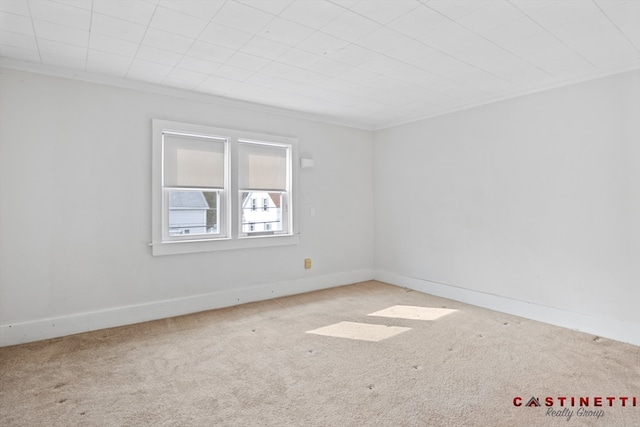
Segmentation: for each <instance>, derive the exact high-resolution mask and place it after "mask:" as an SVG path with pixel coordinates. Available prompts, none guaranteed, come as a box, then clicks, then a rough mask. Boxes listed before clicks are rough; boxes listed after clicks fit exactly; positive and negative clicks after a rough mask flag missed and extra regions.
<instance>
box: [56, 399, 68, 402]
mask: <svg viewBox="0 0 640 427" xmlns="http://www.w3.org/2000/svg"><path fill="white" fill-rule="evenodd" d="M66 401H67V399H60V400H58V403H64V402H66Z"/></svg>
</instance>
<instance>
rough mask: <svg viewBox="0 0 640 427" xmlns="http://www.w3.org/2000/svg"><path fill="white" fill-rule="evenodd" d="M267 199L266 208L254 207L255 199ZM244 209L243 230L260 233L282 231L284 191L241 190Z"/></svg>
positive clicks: (244, 231) (242, 207)
mask: <svg viewBox="0 0 640 427" xmlns="http://www.w3.org/2000/svg"><path fill="white" fill-rule="evenodd" d="M256 199H262V200H264V201H266V209H264V206H263V208H262V209H254V206H253V201H254V200H256ZM240 201H241V204H240V206H241V209H242V224H241V231H242V232H243V233H260V232H264V231H267V232H273V231H282V230H283V228H282V193H276V192H262V191H242V192H240Z"/></svg>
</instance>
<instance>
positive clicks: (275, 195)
mask: <svg viewBox="0 0 640 427" xmlns="http://www.w3.org/2000/svg"><path fill="white" fill-rule="evenodd" d="M269 197H270V198H271V200H272V201H273V204H274V205H276V208H279V207H280V193H269Z"/></svg>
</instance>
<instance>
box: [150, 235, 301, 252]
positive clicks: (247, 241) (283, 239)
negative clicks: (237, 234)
mask: <svg viewBox="0 0 640 427" xmlns="http://www.w3.org/2000/svg"><path fill="white" fill-rule="evenodd" d="M299 242H300V235H299V234H294V235H284V236H251V237H243V238H240V239H220V240H196V241H194V240H190V241H174V242H163V243H152V244H151V252H152V254H153V256H161V255H179V254H191V253H198V252H215V251H229V250H234V249H250V248H266V247H272V246H287V245H297V244H298V243H299Z"/></svg>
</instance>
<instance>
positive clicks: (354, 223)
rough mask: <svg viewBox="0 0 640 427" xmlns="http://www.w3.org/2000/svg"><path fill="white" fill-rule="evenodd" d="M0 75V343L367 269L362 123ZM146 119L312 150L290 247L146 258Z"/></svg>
mask: <svg viewBox="0 0 640 427" xmlns="http://www.w3.org/2000/svg"><path fill="white" fill-rule="evenodd" d="M0 85H1V86H0V90H1V93H2V96H0V108H1V110H0V121H1V123H2V125H1V128H0V200H1V202H0V236H1V239H0V345H7V344H13V343H19V342H24V341H32V340H36V339H42V338H47V337H52V336H59V335H65V334H68V333H74V332H79V331H84V330H90V329H97V328H102V327H107V326H113V325H118V324H125V323H131V322H137V321H143V320H147V319H152V318H161V317H166V316H170V315H175V314H180V313H188V312H193V311H199V310H205V309H208V308H215V307H220V306H225V305H231V304H238V303H242V302H246V301H253V300H259V299H266V298H271V297H275V296H279V295H286V294H292V293H298V292H305V291H309V290H313V289H319V288H325V287H330V286H336V285H343V284H346V283H351V282H356V281H360V280H368V279H371V278H372V277H373V236H372V230H373V214H372V207H373V179H372V177H373V172H372V167H373V150H372V135H371V132H367V131H361V130H356V129H351V128H346V127H341V126H334V125H329V124H322V123H319V122H314V121H309V120H303V119H296V118H292V117H287V116H284V115H277V114H271V113H266V112H259V111H258V110H254V109H251V110H249V109H240V108H234V107H229V106H222V105H221V104H213V103H210V102H204V101H199V100H195V99H187V98H178V97H172V96H167V95H160V94H154V93H150V92H143V91H137V90H132V89H124V88H117V87H112V86H106V85H99V84H93V83H86V82H80V81H76V80H72V79H63V78H57V77H52V76H45V75H39V74H32V73H27V72H22V71H16V70H2V76H1V81H0ZM153 118H158V119H164V120H174V121H182V122H188V123H195V124H204V125H210V126H215V127H226V128H235V129H244V130H248V131H253V132H261V133H267V134H275V135H282V136H291V137H297V138H298V139H299V148H300V153H302V154H305V155H311V156H313V158H314V160H315V167H314V168H313V169H304V170H301V171H300V177H299V184H300V194H301V195H302V194H308V196H309V197H308V199H309V203H304V202H301V203H300V216H299V221H300V233H301V239H300V244H298V245H294V246H282V247H273V248H262V249H251V250H236V251H226V252H212V253H200V254H188V255H175V256H163V257H152V256H151V251H150V248H149V246H148V243H149V242H150V241H151V211H150V206H151V195H150V189H151V163H150V162H151V119H153ZM312 209H315V215H313V216H312ZM307 257H309V258H312V260H313V268H312V269H311V270H304V264H303V260H304V258H307Z"/></svg>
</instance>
